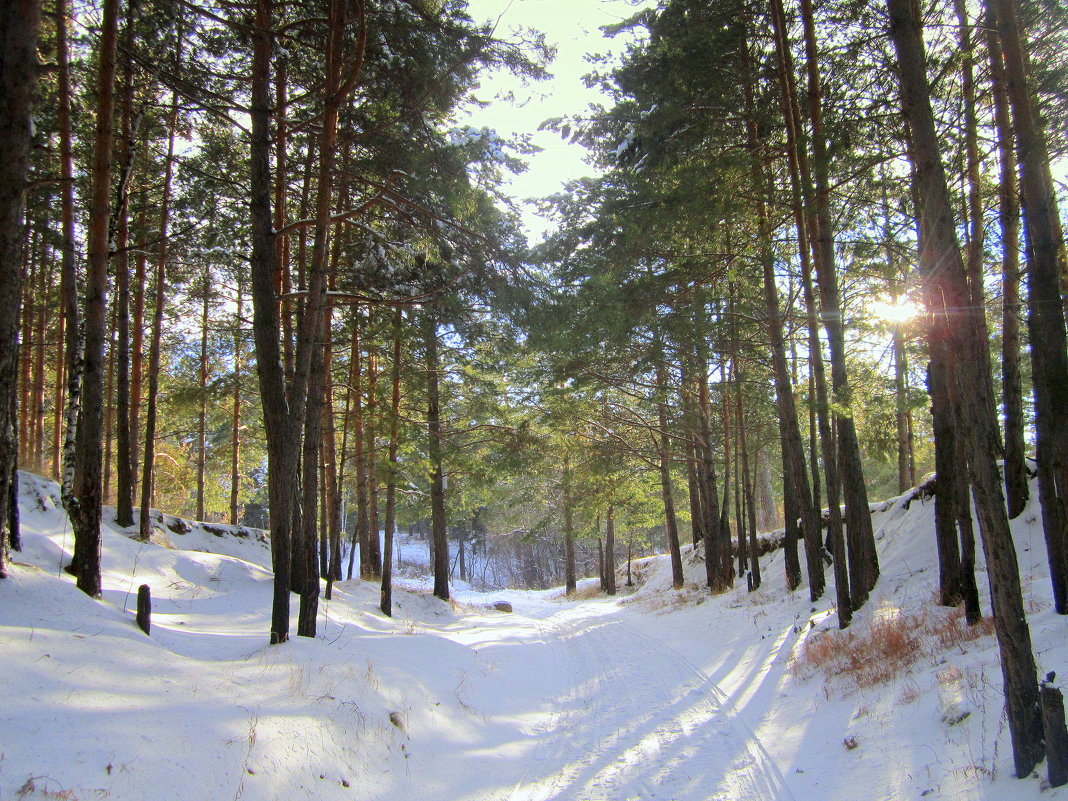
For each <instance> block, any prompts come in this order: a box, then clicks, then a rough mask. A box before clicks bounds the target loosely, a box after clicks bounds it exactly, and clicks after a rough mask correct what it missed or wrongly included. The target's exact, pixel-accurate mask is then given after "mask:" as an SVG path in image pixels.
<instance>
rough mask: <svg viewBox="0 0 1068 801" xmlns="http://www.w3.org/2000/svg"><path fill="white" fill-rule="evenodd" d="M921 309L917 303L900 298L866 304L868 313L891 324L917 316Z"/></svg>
mask: <svg viewBox="0 0 1068 801" xmlns="http://www.w3.org/2000/svg"><path fill="white" fill-rule="evenodd" d="M922 311H923V310H922V309H921V308H920V305H919V304H918V303H914V302H913V301H911V300H906V299H904V298H902V299H901V300H898V301H897V302H896V303H888V302H886V301H884V300H878V301H875V302H874V303H870V304H868V313H869V314H870V315H871V316H872V317H874V318H875V319H877V320H882V321H883V322H884V323H890V324H891V325H901V324H902V323H907V322H908V321H909V320H911V319H912V318H913V317H916V316H918V315H919V314H920V313H921V312H922Z"/></svg>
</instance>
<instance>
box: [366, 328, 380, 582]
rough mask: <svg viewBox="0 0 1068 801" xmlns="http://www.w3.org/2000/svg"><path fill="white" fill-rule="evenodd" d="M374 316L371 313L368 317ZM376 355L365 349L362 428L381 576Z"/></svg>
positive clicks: (373, 565) (370, 554)
mask: <svg viewBox="0 0 1068 801" xmlns="http://www.w3.org/2000/svg"><path fill="white" fill-rule="evenodd" d="M370 320H373V316H372V317H370V319H369V321H370ZM377 393H378V357H377V356H375V354H374V353H373V352H372V351H371V349H370V347H368V349H367V419H366V424H365V425H364V431H366V433H367V446H366V453H367V532H368V541H367V542H368V545H369V548H368V551H367V559H368V566H369V567H370V570H371V577H372V578H381V576H382V548H381V547H380V541H379V539H378V458H377V457H378V454H377V452H376V445H377V425H378V423H377V421H376V420H375V413H376V411H377V409H378V399H377Z"/></svg>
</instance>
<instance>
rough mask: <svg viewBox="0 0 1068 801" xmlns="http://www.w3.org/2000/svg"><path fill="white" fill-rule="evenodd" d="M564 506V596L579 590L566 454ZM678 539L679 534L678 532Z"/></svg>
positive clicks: (569, 477) (569, 467)
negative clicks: (576, 575)
mask: <svg viewBox="0 0 1068 801" xmlns="http://www.w3.org/2000/svg"><path fill="white" fill-rule="evenodd" d="M560 484H561V493H562V494H563V504H564V594H565V595H572V594H574V592H575V590H576V589H577V586H578V584H577V582H576V579H575V523H574V517H573V513H572V509H571V504H572V499H571V460H570V458H569V457H568V455H567V453H566V452H565V453H564V475H563V476H562V478H561V480H560ZM675 536H676V538H677V537H678V533H677V532H676V535H675Z"/></svg>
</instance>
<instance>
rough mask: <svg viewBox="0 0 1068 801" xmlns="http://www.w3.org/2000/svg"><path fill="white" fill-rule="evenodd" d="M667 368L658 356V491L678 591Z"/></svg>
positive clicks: (567, 519)
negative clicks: (662, 507)
mask: <svg viewBox="0 0 1068 801" xmlns="http://www.w3.org/2000/svg"><path fill="white" fill-rule="evenodd" d="M667 380H668V379H667V367H666V365H665V364H664V360H663V358H662V357H661V358H660V359H659V360H658V361H657V363H656V392H657V402H656V409H657V420H658V423H659V425H660V432H659V436H660V460H659V461H660V493H661V496H662V497H663V499H664V530H665V531H666V532H667V541H668V554H669V555H670V557H671V586H672V587H674V588H675V589H676V590H681V589H682V587H683V585H684V584H685V583H686V579H685V576H684V575H683V572H682V551H681V550H680V548H679V526H678V522H677V521H676V519H675V495H674V493H673V492H672V489H671V438H670V436H669V435H668V428H667ZM566 493H567V490H565V502H564V510H565V511H564V531H565V539H564V545H565V550H570V551H571V552H572V553H571V556H570V559H569V562H568V568H569V569H570V571H571V585H570V586H571V590H569V591H568V592H569V593H570V592H571V591H572V590H574V584H575V575H574V573H575V565H574V545H573V543H572V542H571V509H570V498H569V497H568V496H567V494H566Z"/></svg>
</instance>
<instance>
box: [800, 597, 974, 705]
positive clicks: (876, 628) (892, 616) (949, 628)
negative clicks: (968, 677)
mask: <svg viewBox="0 0 1068 801" xmlns="http://www.w3.org/2000/svg"><path fill="white" fill-rule="evenodd" d="M993 631H994V620H993V618H984V619H983V620H981V621H980V622H979V623H977V624H975V625H973V626H969V625H968V624H967V623H966V622H965V621H964V613H963V611H962V610H960V609H953V610H950V611H948V612H946V611H943V610H941V609H936V610H932V611H920V612H914V613H904V612H901V611H900V610H897V609H892V608H890V609H888V608H884V609H880V610H879V612H878V614H877V616H876V618H875V619H874V620H873V621H872V622H871V625H870V626H869V627H868V629H867V630H865V631H860V630H855V629H847V630H845V631H825V632H820V633H818V634H816V635H815V636H813V637H810V638H808V639H807V640H806V641H805V644H804V646H803V648H802V649H801V653H800V654H799V655H798V657H797V658H796V660H795V662H794V665H793V670H794V672H795V673H796V674H798V675H801V676H808V675H811V674H813V673H815V672H817V671H818V672H821V673H823V674H824V675H825V676H826V678H827V680H828V681H830V680H838V681H841V682H843V683H845V684H847V685H852V686H855V687H858V688H864V687H871V686H873V685H876V684H883V683H885V682H888V681H890V680H892V679H894V678H897V677H898V676H899V675H901V674H902V673H904V672H905V671H906V670H908V668H909V667H911V666H912V665H913V664H914V663H915V662H916V661H917V660H918V659H920V658H921V657H924V656H927V657H935V656H937V655H938V654H940V653H942V652H943V651H945V650H947V649H949V648H953V647H955V646H960V645H961V644H962V643H964V642H969V641H972V640H977V639H979V638H980V637H985V636H989V635H991V634H992V633H993ZM905 703H908V701H905Z"/></svg>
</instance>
